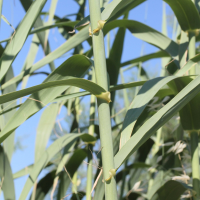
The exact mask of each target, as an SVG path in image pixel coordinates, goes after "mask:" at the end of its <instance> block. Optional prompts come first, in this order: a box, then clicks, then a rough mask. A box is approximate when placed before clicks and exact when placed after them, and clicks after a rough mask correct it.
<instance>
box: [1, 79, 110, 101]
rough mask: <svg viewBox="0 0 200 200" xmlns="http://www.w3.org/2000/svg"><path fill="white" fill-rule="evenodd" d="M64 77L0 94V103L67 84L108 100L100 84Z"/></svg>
mask: <svg viewBox="0 0 200 200" xmlns="http://www.w3.org/2000/svg"><path fill="white" fill-rule="evenodd" d="M66 79H67V80H59V81H49V82H45V83H42V84H40V85H37V86H33V87H30V88H26V89H23V90H19V91H16V92H12V93H9V94H5V95H2V96H0V104H2V103H6V102H9V101H12V100H15V99H17V98H20V97H23V96H26V95H29V94H32V93H35V92H38V91H41V90H43V89H46V88H52V87H58V86H69V85H70V86H75V87H79V88H82V89H84V90H87V91H89V92H90V93H92V94H94V95H95V96H97V97H99V98H102V99H105V100H109V97H106V96H104V95H103V93H106V90H104V89H103V88H102V87H101V86H99V85H97V84H96V83H93V82H91V81H88V80H85V79H82V78H73V77H70V76H68V77H66Z"/></svg>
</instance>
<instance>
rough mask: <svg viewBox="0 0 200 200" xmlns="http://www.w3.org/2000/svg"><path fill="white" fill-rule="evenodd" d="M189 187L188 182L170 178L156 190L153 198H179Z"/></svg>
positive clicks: (155, 199) (152, 199)
mask: <svg viewBox="0 0 200 200" xmlns="http://www.w3.org/2000/svg"><path fill="white" fill-rule="evenodd" d="M187 189H188V187H187V185H186V184H184V183H181V182H178V181H173V180H170V181H167V182H166V183H165V184H164V185H163V186H162V187H160V188H159V189H158V190H157V191H156V193H155V194H154V195H153V197H152V198H151V200H160V199H162V200H168V199H170V200H177V199H179V198H180V196H181V194H183V193H184V192H185V191H186V190H187Z"/></svg>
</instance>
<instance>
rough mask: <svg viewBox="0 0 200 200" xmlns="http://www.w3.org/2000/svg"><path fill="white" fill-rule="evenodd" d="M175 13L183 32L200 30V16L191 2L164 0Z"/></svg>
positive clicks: (186, 0)
mask: <svg viewBox="0 0 200 200" xmlns="http://www.w3.org/2000/svg"><path fill="white" fill-rule="evenodd" d="M164 1H165V2H166V3H167V4H169V6H170V7H171V9H172V10H173V11H174V14H175V15H176V17H177V19H178V22H179V24H180V26H181V29H182V30H183V31H189V30H195V29H199V28H200V16H199V13H198V10H197V9H196V7H195V4H194V3H193V2H192V1H191V0H164Z"/></svg>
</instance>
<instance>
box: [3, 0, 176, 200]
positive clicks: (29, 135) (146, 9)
mask: <svg viewBox="0 0 200 200" xmlns="http://www.w3.org/2000/svg"><path fill="white" fill-rule="evenodd" d="M50 3H51V1H50V0H48V1H47V3H46V5H45V7H44V9H43V11H48V9H49V7H50ZM162 4H163V1H161V0H148V1H147V2H145V3H143V4H142V5H140V6H138V7H137V8H135V9H133V10H132V11H131V12H130V14H129V19H133V20H137V21H140V22H142V23H145V24H147V25H149V26H151V27H152V28H154V29H156V30H158V31H161V28H162V27H161V24H162ZM78 8H79V6H78V4H77V3H76V2H75V1H74V0H58V4H57V8H56V15H58V16H59V17H63V16H65V15H68V14H73V13H76V12H77V10H78ZM85 11H86V14H88V13H89V7H88V3H87V5H86V10H85ZM167 13H172V12H171V11H170V8H169V7H168V6H167ZM2 14H3V15H4V16H5V17H6V18H7V19H8V21H9V22H10V23H11V24H12V25H13V27H15V28H16V27H17V25H18V24H19V22H20V21H21V19H22V18H23V17H24V15H25V11H24V9H23V8H22V6H21V3H20V1H19V0H4V1H3V10H2ZM72 19H73V17H72ZM168 32H169V33H170V29H168ZM11 33H12V29H11V28H10V26H8V25H7V24H6V23H5V22H4V21H3V20H1V29H0V40H3V39H6V38H8V37H10V34H11ZM170 35H171V33H170ZM31 39H32V36H29V37H28V38H27V41H26V42H25V44H24V47H23V48H22V50H21V51H20V53H19V54H18V56H17V58H16V60H15V61H14V63H13V68H14V73H15V75H17V74H19V72H20V70H21V68H22V67H23V64H24V61H25V58H26V56H27V53H28V50H29V47H30V43H31ZM113 39H114V34H111V41H113ZM49 41H50V46H51V49H52V51H53V50H55V49H56V48H58V47H59V46H60V45H61V44H63V43H64V42H65V40H64V38H63V37H62V36H61V35H60V33H59V32H58V30H57V29H56V28H55V29H51V30H50V34H49ZM142 44H143V45H144V52H143V53H144V54H148V53H151V52H155V51H157V48H155V47H153V46H151V45H149V44H147V43H143V42H142V41H141V40H139V39H137V38H135V37H133V36H132V35H131V34H130V33H129V32H128V31H126V39H125V43H124V52H123V57H122V61H127V60H129V59H133V58H136V57H139V56H140V53H141V46H142ZM3 45H5V44H3ZM69 56H70V52H69V53H68V54H67V55H66V56H65V57H62V58H58V59H56V60H55V65H56V67H57V66H59V65H60V64H61V63H62V62H63V61H65V60H66V59H67V58H68V57H69ZM43 57H44V53H43V51H42V49H41V48H40V50H39V52H38V54H37V57H36V60H35V62H36V61H38V60H40V59H42V58H43ZM144 66H145V69H146V70H147V71H149V72H150V73H151V74H155V75H156V74H157V75H158V74H159V71H160V68H161V62H160V59H154V60H152V61H150V62H148V63H145V64H144ZM44 70H46V71H48V72H49V67H48V66H44V67H43V68H42V71H44ZM126 75H127V76H128V74H126ZM45 78H46V77H45V76H44V75H38V76H33V77H31V78H30V80H29V82H28V85H27V86H28V87H30V86H33V85H36V84H40V83H41V82H42V81H43V80H44V79H45ZM42 111H43V110H41V111H40V112H38V113H37V114H35V115H34V116H32V117H31V118H30V119H28V120H27V121H26V122H25V123H24V124H22V125H21V126H20V127H19V128H18V129H17V130H16V141H17V138H18V139H20V140H21V142H22V145H23V146H24V149H23V150H19V149H18V150H17V151H16V152H14V154H13V158H12V162H11V166H12V170H13V172H17V171H18V170H20V169H22V168H25V167H26V166H28V165H30V164H32V163H33V162H34V145H35V135H36V129H37V125H38V122H39V119H40V116H41V113H42ZM65 115H66V109H62V111H61V113H60V115H59V116H58V117H57V119H62V118H63V117H64V116H65ZM26 179H27V176H26V177H22V178H19V179H17V180H15V190H16V198H17V199H18V198H19V195H20V193H21V191H22V188H23V185H24V183H25V181H26ZM0 199H3V197H2V195H1V197H0Z"/></svg>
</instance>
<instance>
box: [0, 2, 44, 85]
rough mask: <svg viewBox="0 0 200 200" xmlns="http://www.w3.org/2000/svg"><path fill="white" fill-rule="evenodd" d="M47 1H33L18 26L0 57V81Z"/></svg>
mask: <svg viewBox="0 0 200 200" xmlns="http://www.w3.org/2000/svg"><path fill="white" fill-rule="evenodd" d="M45 3H46V0H36V1H34V2H33V4H32V5H31V7H30V9H29V10H28V11H27V13H26V15H25V17H24V18H23V20H22V22H21V23H20V25H19V26H18V28H17V30H16V33H15V34H14V36H13V38H12V40H11V41H10V43H9V44H8V45H7V46H6V49H5V51H4V53H3V55H2V57H1V59H0V65H1V71H0V72H1V73H0V81H2V78H3V77H4V76H5V74H6V73H7V71H8V69H9V67H10V66H11V64H12V62H13V61H14V59H15V57H16V56H17V54H18V53H19V51H20V50H21V48H22V46H23V44H24V42H25V41H26V38H27V36H28V33H29V31H30V30H31V28H32V26H33V23H34V22H35V20H36V19H37V17H38V15H39V13H40V12H41V10H42V8H43V6H44V5H45Z"/></svg>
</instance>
